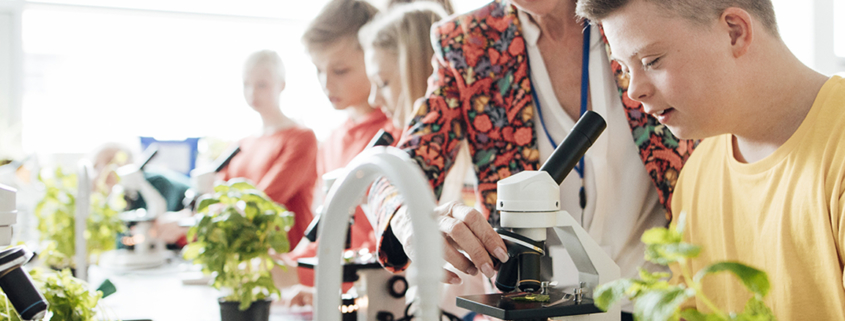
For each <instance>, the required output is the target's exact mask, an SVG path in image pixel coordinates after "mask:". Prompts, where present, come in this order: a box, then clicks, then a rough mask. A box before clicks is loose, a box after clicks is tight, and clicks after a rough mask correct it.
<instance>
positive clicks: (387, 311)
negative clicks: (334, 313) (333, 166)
mask: <svg viewBox="0 0 845 321" xmlns="http://www.w3.org/2000/svg"><path fill="white" fill-rule="evenodd" d="M393 141H394V138H393V135H391V134H390V133H388V132H386V131H384V130H383V129H382V130H380V131H379V132H378V133H377V134H376V135H375V136H374V137H373V139H372V140H370V142H369V143H368V144H367V147H366V148H365V150H367V149H370V148H373V147H376V146H389V145H391V144H393ZM346 171H347V169H344V168H340V169H337V170H334V171H331V172H328V173H326V174H324V175H323V177H322V179H323V190H324V192H325V193H328V191H329V190H330V189H331V188H332V187H333V186H334V184H335V182H337V181H338V180H339V179H341V178H343V176H344V174H345V173H346ZM356 208H357V204H356V206H353V207H351V208H350V212H351V213H355V209H356ZM327 209H328V202H327V203H326V204H325V206H320V207H319V208H318V209H317V212H316V215H315V217H314V220H312V221H311V224H310V225H309V226H308V228H307V229H306V230H305V236H304V238H305V239H308V240H309V241H311V242H316V241H317V236H318V235H317V232H318V230H319V226H320V221H321V218H322V217H324V216H325V215H326V210H327ZM353 224H355V217H354V215H349V217H348V224H347V230H346V240H345V243H344V247H343V248H344V257H343V261H344V262H343V264H342V265H343V279H342V281H343V282H344V283H351V282H356V283H357V285H358V286H357V287H356V290H355V291H346V293H344V294H343V295H342V303H341V313H342V320H343V321H354V320H374V321H388V320H396V319H400V318H401V317H402V316H403V315H404V313H405V308H406V302H405V293H406V292H407V290H408V287H409V286H408V281H407V279H405V275H404V273H398V274H392V273H390V272H387V271H385V270H384V268H383V267H382V266H381V264H379V263H378V261H377V260H376V257H375V253H358V252H355V251H352V250H350V248H351V247H352V233H351V227H352V225H353ZM326 242H329V243H331V241H330V240H328V241H326ZM331 245H332V246H335V245H336V244H331ZM317 262H318V261H317V258H302V259H299V261H298V262H297V263H298V265H299V267H301V268H306V269H316V267H317Z"/></svg>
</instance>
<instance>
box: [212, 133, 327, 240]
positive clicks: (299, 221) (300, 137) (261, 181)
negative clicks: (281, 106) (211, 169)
mask: <svg viewBox="0 0 845 321" xmlns="http://www.w3.org/2000/svg"><path fill="white" fill-rule="evenodd" d="M240 148H241V152H240V153H238V155H236V156H235V157H234V158H232V161H231V162H230V163H229V166H227V167H226V168H225V169H223V170H222V171H221V172H220V173H219V174H218V178H220V179H223V180H229V179H232V178H235V177H242V178H246V179H248V180H250V181H252V182H253V183H254V184H255V187H256V188H258V189H260V190H262V191H264V193H266V194H267V196H269V197H270V199H272V200H273V201H275V202H277V203H279V204H282V205H284V206H285V207H286V208H287V209H288V210H289V211H291V212H293V213H294V224H293V226H292V227H291V229H290V231H288V240H289V241H290V248H291V249H293V248H294V247H296V245H297V244H298V243H299V240H300V239H302V236H303V234H304V233H305V228H307V227H308V224H309V223H311V219H312V218H313V214H312V213H311V201H312V200H313V197H314V195H313V191H314V189H313V188H314V182H315V181H316V180H317V167H316V157H317V138H316V137H315V136H314V132H313V131H311V130H310V129H307V128H302V127H290V128H286V129H282V130H279V131H276V132H274V133H272V134H269V135H263V136H250V137H247V138H244V139H242V140H241V141H240Z"/></svg>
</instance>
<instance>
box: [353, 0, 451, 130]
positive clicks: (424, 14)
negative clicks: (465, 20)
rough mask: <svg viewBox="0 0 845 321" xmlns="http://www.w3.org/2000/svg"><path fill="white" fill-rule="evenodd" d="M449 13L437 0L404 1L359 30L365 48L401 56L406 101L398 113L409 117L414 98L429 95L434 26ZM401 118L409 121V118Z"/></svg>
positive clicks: (398, 109)
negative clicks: (424, 0) (421, 0)
mask: <svg viewBox="0 0 845 321" xmlns="http://www.w3.org/2000/svg"><path fill="white" fill-rule="evenodd" d="M445 16H446V12H445V11H444V10H443V7H441V6H440V5H438V4H437V3H434V2H414V3H409V4H401V5H396V6H395V7H393V9H391V10H389V11H388V12H387V14H385V15H384V16H379V17H378V18H376V19H375V20H374V21H373V22H372V23H370V24H368V25H366V26H365V27H364V28H362V29H361V31H360V33H359V39H360V40H361V44H362V45H363V46H364V48H368V49H369V48H377V49H383V50H387V51H389V52H392V53H394V54H395V55H396V56H397V58H398V59H397V60H398V63H399V75H400V78H401V79H402V84H401V86H402V87H401V89H402V93H403V95H402V98H403V101H400V102H399V104H400V105H399V106H396V113H397V114H399V115H404V116H405V118H407V117H408V116H409V115H411V114H412V113H411V111H412V109H413V107H414V101H416V100H417V99H419V98H422V97H423V96H425V92H426V88H427V83H426V79H428V76H430V75H431V73H432V72H433V68H432V66H431V57H432V56H433V55H434V49H432V47H431V36H430V31H431V26H432V25H433V24H434V23H435V22H437V21H440V19H442V18H443V17H445ZM400 117H401V116H400ZM401 120H402V122H403V123H407V121H408V120H409V119H401Z"/></svg>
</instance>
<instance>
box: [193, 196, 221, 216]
mask: <svg viewBox="0 0 845 321" xmlns="http://www.w3.org/2000/svg"><path fill="white" fill-rule="evenodd" d="M217 203H220V200H219V199H216V198H212V197H203V198H202V199H201V200H200V203H199V205H197V213H205V212H206V209H207V208H208V206H209V205H211V204H217Z"/></svg>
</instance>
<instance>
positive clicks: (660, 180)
mask: <svg viewBox="0 0 845 321" xmlns="http://www.w3.org/2000/svg"><path fill="white" fill-rule="evenodd" d="M503 1H505V0H495V1H494V2H492V3H490V4H488V5H486V6H485V7H482V8H480V9H478V10H476V11H473V12H470V13H468V14H464V15H459V16H455V17H452V18H449V19H447V20H444V21H442V22H439V23H438V24H436V25H435V26H434V27H433V28H432V44H433V46H434V52H435V57H434V59H433V64H434V65H435V71H434V74H433V75H432V76H431V78H429V90H428V93H427V94H426V97H425V98H423V99H420V100H419V101H417V106H416V111H415V115H414V119H413V121H412V122H411V124H410V125H409V127H407V128H406V129H405V133H404V134H403V136H402V139H401V141H400V142H399V145H398V146H399V147H400V148H402V149H404V150H405V151H407V152H408V153H409V154H410V156H411V157H412V158H413V159H414V160H416V161H417V163H418V164H419V165H420V167H421V168H422V170H423V171H424V173H425V175H426V176H427V178H428V179H429V181H430V183H431V186H432V187H433V189H434V192H435V195H436V196H437V197H438V198H439V197H440V193H441V190H442V186H443V180H444V178H445V176H446V173H448V171H449V169H450V168H451V166H452V164H453V162H454V160H455V157H456V155H457V152H458V149H459V148H458V147H460V145H459V144H460V143H461V141H462V140H463V139H464V138H466V141H467V142H468V144H469V150H470V154H471V155H472V161H473V164H474V169H475V172H476V175H477V177H478V190H477V193H476V195H477V198H478V202H479V203H480V204H483V205H484V206H482V207H481V208H482V212H483V214H484V215H486V216H487V217H488V221H489V222H490V223H491V224H492V225H494V226H498V223H499V214H498V213H497V211H496V209H495V208H496V206H495V203H496V183H497V182H498V181H499V180H500V179H504V178H506V177H508V176H510V175H512V174H515V173H518V172H521V171H524V170H537V169H538V168H539V165H540V159H539V157H540V152H539V150H538V148H537V145H536V139H535V130H534V126H535V124H534V121H533V116H534V111H535V109H534V108H535V105H534V102H533V98H532V95H531V90H532V87H531V79H530V77H529V74H528V63H527V50H526V47H525V40H524V39H523V35H522V31H521V29H520V26H519V18H518V16H517V11H516V8H515V7H513V6H512V5H509V4H507V3H504V2H503ZM605 42H606V40H605ZM609 52H610V50H609V48H608V55H609V54H610V53H609ZM611 68H612V70H613V71H614V73H615V74H616V78H617V79H616V83H617V87H618V88H619V96H620V99H621V100H622V103H623V105H624V106H625V111H626V114H627V115H626V116H627V118H628V121H629V124H630V126H631V133H632V143H634V144H636V145H637V147H638V149H639V152H640V157H641V158H642V160H643V163H644V164H645V168H646V170H647V171H648V173H649V175H650V176H651V179H652V181H653V182H654V187H655V188H656V189H657V192H658V195H659V198H660V202H661V203H662V204H663V205H664V206H665V207H666V209H667V217H669V213H668V210H669V204H670V203H671V198H672V192H673V189H674V186H675V182H676V180H677V178H678V173H679V172H680V169H681V167H682V166H683V164H684V162H685V161H686V160H687V158H688V157H689V156H690V153H691V152H692V150H693V148H694V147H695V145H696V142H695V141H690V140H679V139H678V138H676V137H675V136H674V135H672V133H671V132H669V130H668V129H665V126H661V125H660V123H659V122H658V121H657V120H656V119H655V118H653V117H651V116H650V115H648V114H646V113H645V112H644V111H643V107H642V105H641V104H640V103H638V102H636V101H633V100H631V99H630V98H629V97H628V95H627V89H628V79H627V76H626V75H625V74H624V73H623V72H622V68H621V66H620V65H619V64H618V63H616V62H615V61H613V60H612V59H611ZM369 195H370V196H369V198H370V199H369V203H370V208H372V209H373V210H374V211H375V215H376V217H377V218H378V228H377V229H376V233H377V234H380V235H376V237H377V239H378V240H379V242H378V243H379V244H378V251H379V259H380V261H381V262H382V264H383V265H384V266H385V267H386V268H388V269H389V270H393V271H400V270H403V269H404V268H405V267H406V266H407V264H408V263H409V260H408V259H407V257H406V256H405V254H404V252H403V251H402V249H401V245H399V243H398V242H397V239H396V238H395V236H394V235H393V233H392V231H391V230H390V229H389V222H390V219H391V218H392V217H393V214H394V213H395V212H396V210H397V209H398V208H399V207H400V206H401V204H402V202H403V200H402V197H401V196H400V195H398V194H397V193H396V191H395V190H394V189H393V187H392V186H390V184H389V183H387V182H386V181H384V180H382V181H379V182H378V183H376V184H374V185H373V187H372V191H371V193H370V194H369Z"/></svg>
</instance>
